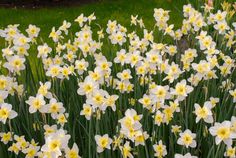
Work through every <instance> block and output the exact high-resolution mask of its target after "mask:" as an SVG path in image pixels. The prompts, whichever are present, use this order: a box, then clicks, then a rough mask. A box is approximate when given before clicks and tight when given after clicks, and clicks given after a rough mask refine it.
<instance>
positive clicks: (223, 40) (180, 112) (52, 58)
mask: <svg viewBox="0 0 236 158" xmlns="http://www.w3.org/2000/svg"><path fill="white" fill-rule="evenodd" d="M213 4H214V5H216V4H215V3H213V1H210V0H209V1H208V3H205V4H204V5H203V6H202V7H198V8H199V10H197V9H195V8H194V7H193V6H192V5H191V4H187V5H184V6H183V21H182V25H181V26H180V27H179V28H177V27H176V26H175V25H174V24H172V23H170V21H169V20H170V19H171V16H170V15H169V13H170V11H168V10H164V9H162V8H159V9H157V8H156V9H154V19H155V23H154V24H153V29H148V28H149V27H146V24H145V23H144V21H143V19H142V18H141V16H139V15H131V21H130V22H131V25H130V28H129V29H128V28H126V27H125V26H123V25H122V24H120V23H119V22H118V21H116V20H114V19H113V20H109V21H108V22H107V25H106V26H100V25H97V22H95V20H96V16H95V14H94V13H92V14H91V15H88V16H87V15H84V14H81V15H79V16H78V17H77V18H76V19H75V20H74V21H73V22H72V21H71V22H69V21H66V20H64V21H63V23H62V25H60V26H54V27H53V28H52V29H51V32H50V33H49V35H48V38H49V39H48V40H45V41H44V39H43V38H42V37H41V35H40V31H41V29H40V28H38V27H37V26H35V25H32V24H30V25H29V26H28V28H26V30H25V31H22V30H20V29H19V25H18V24H15V25H8V26H7V27H6V28H3V29H0V37H1V39H2V40H3V41H4V42H3V44H2V45H1V46H2V47H1V52H2V53H0V59H1V61H0V157H9V156H13V155H14V156H13V157H27V158H33V157H39V158H64V157H65V158H80V157H89V158H90V157H124V158H133V157H158V158H162V157H175V158H197V157H230V158H234V157H236V146H235V145H236V142H235V140H236V108H235V107H236V105H235V103H236V87H235V85H236V80H235V77H236V72H235V68H236V66H235V65H236V63H235V62H236V61H235V58H236V54H235V53H236V51H235V48H236V38H235V35H236V34H235V32H236V22H235V8H236V4H235V3H232V4H231V3H228V2H224V3H222V4H221V6H218V7H217V8H219V10H216V9H215V8H216V7H215V6H214V5H213ZM72 25H75V26H76V30H74V29H73V28H72V27H71V26H72ZM97 27H99V28H97ZM94 30H97V31H96V32H95V31H94ZM46 41H50V42H46ZM4 43H5V44H4ZM1 151H3V152H1ZM2 153H3V154H4V155H1V154H2ZM5 154H6V155H5Z"/></svg>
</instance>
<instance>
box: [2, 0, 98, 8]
mask: <svg viewBox="0 0 236 158" xmlns="http://www.w3.org/2000/svg"><path fill="white" fill-rule="evenodd" d="M96 1H99V0H0V7H4V8H5V7H6V8H29V9H30V8H44V7H58V6H59V7H60V6H62V7H65V6H68V7H69V6H80V5H83V4H89V3H92V2H96Z"/></svg>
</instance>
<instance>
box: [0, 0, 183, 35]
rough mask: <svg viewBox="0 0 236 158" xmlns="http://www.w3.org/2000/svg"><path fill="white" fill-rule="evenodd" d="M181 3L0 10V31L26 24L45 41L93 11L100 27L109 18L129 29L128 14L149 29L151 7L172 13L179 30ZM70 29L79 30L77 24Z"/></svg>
mask: <svg viewBox="0 0 236 158" xmlns="http://www.w3.org/2000/svg"><path fill="white" fill-rule="evenodd" d="M184 3H186V2H185V0H183V1H182V0H172V1H166V0H148V1H146V0H128V1H127V0H116V1H109V0H103V1H99V2H95V3H90V4H84V5H81V6H74V7H52V8H50V7H48V8H39V9H25V8H0V19H1V22H0V28H2V27H6V26H7V25H8V24H20V28H21V29H26V28H27V26H28V25H29V24H35V25H37V26H38V27H40V28H41V36H42V37H43V38H44V39H46V38H47V37H48V34H49V32H50V31H51V28H52V27H53V26H56V27H58V26H60V25H61V23H62V21H63V20H67V21H70V22H73V21H74V19H75V18H76V17H77V16H79V15H80V14H81V13H84V14H85V15H90V14H91V13H93V12H94V13H95V15H96V17H97V20H96V22H97V23H99V24H100V25H101V26H102V27H103V28H104V27H105V26H106V24H107V21H108V20H109V19H111V20H117V21H118V23H121V24H122V25H124V26H130V16H131V15H139V17H142V18H143V20H144V23H145V25H146V27H147V28H150V27H152V26H153V22H154V18H153V12H154V11H153V9H154V8H164V9H166V10H171V13H170V17H171V19H170V23H174V24H175V25H176V26H177V27H178V26H180V25H181V21H182V6H183V4H184ZM72 29H73V30H75V31H76V30H78V29H77V28H76V25H74V27H73V28H72Z"/></svg>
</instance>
